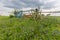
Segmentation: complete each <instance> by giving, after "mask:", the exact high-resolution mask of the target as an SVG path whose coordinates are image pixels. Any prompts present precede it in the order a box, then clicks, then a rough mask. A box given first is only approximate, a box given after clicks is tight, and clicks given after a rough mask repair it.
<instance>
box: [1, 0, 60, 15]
mask: <svg viewBox="0 0 60 40" xmlns="http://www.w3.org/2000/svg"><path fill="white" fill-rule="evenodd" d="M38 6H39V7H41V8H42V9H45V10H54V9H55V10H60V0H0V14H1V15H9V12H11V11H12V10H13V9H15V8H16V9H22V8H24V9H26V8H28V9H29V8H34V7H38Z"/></svg>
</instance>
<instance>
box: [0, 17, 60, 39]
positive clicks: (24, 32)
mask: <svg viewBox="0 0 60 40" xmlns="http://www.w3.org/2000/svg"><path fill="white" fill-rule="evenodd" d="M59 22H60V20H57V19H55V18H52V17H49V18H48V17H46V18H44V19H41V20H37V21H36V20H33V19H29V18H26V19H23V18H20V19H18V18H11V19H10V18H8V19H7V18H5V19H0V40H60V30H59V29H58V28H59V26H58V25H60V23H59Z"/></svg>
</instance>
